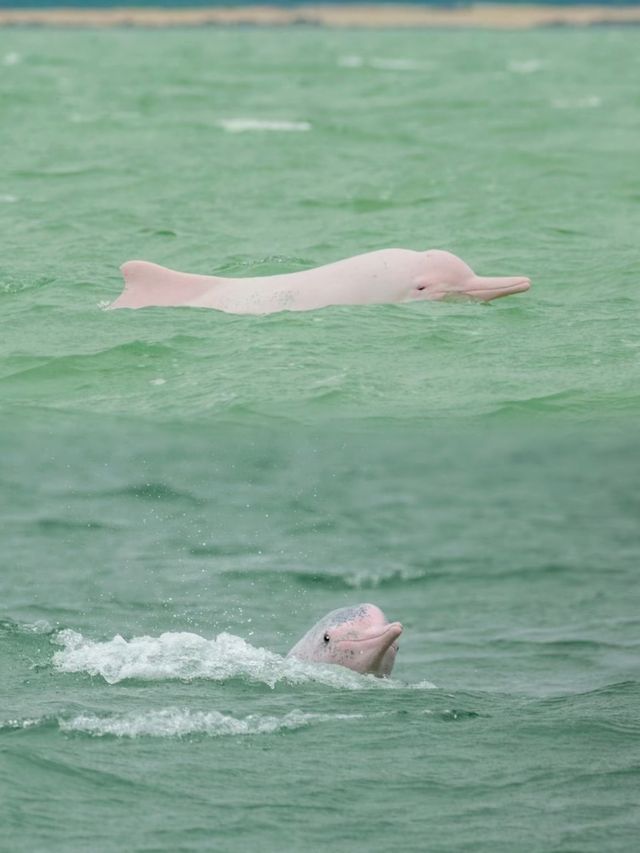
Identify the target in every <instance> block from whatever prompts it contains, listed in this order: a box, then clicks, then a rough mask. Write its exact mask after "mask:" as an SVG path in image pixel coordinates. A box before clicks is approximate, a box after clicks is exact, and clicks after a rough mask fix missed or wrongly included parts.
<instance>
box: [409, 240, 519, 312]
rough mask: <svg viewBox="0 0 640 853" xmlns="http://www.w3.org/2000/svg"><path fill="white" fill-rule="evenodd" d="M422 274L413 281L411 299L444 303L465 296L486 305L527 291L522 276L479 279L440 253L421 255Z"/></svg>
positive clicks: (447, 254) (448, 254)
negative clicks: (445, 300) (434, 300)
mask: <svg viewBox="0 0 640 853" xmlns="http://www.w3.org/2000/svg"><path fill="white" fill-rule="evenodd" d="M422 257H423V259H424V271H423V272H421V273H420V274H419V275H418V277H417V278H416V279H415V280H414V290H413V291H412V293H411V297H410V298H411V299H447V298H450V297H455V296H467V297H469V298H471V299H478V300H480V301H481V302H488V301H489V300H490V299H498V298H499V297H500V296H509V295H510V294H512V293H522V291H524V290H528V289H529V286H530V283H531V282H530V281H529V279H528V278H526V277H525V276H493V277H491V276H481V275H476V274H475V273H474V271H473V270H472V269H471V267H470V266H469V265H468V264H467V263H465V262H464V261H463V260H462V259H461V258H458V257H457V256H456V255H452V254H451V252H445V251H443V250H441V249H429V251H428V252H423V253H422Z"/></svg>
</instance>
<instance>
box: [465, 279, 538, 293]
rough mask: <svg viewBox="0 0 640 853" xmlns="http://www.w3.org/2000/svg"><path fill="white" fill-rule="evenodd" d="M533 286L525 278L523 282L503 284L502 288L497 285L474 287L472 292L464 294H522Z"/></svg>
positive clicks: (466, 291) (467, 291)
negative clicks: (506, 292) (507, 292)
mask: <svg viewBox="0 0 640 853" xmlns="http://www.w3.org/2000/svg"><path fill="white" fill-rule="evenodd" d="M530 286H531V282H530V281H529V279H527V278H523V279H522V280H521V281H516V282H513V283H512V284H503V285H502V287H498V286H497V285H495V284H491V285H487V286H486V287H474V288H472V289H470V290H465V291H463V292H464V293H492V292H494V291H495V292H497V293H504V292H505V291H509V292H510V293H513V292H516V293H520V292H521V291H523V290H528V289H529V287H530Z"/></svg>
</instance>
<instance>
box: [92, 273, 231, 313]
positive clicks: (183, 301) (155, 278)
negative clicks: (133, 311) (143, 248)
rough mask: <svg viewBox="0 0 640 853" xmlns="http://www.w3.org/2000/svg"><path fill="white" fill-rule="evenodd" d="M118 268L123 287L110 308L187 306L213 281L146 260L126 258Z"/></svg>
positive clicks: (209, 286)
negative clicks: (129, 259)
mask: <svg viewBox="0 0 640 853" xmlns="http://www.w3.org/2000/svg"><path fill="white" fill-rule="evenodd" d="M120 271H121V272H122V275H123V276H124V290H123V291H122V293H121V294H120V296H119V297H118V298H117V299H116V300H115V302H112V303H111V305H110V306H109V307H110V308H144V307H145V306H148V305H189V304H191V303H193V301H194V300H196V299H198V298H199V297H200V296H202V295H203V293H206V292H207V290H210V289H211V286H212V285H213V284H215V282H216V279H215V277H213V276H201V275H191V274H190V273H184V272H176V270H170V269H168V268H167V267H161V266H159V264H151V263H149V262H148V261H127V262H126V264H123V265H122V266H121V267H120Z"/></svg>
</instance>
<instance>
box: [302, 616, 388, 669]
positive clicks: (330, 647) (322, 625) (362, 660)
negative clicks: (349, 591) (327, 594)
mask: <svg viewBox="0 0 640 853" xmlns="http://www.w3.org/2000/svg"><path fill="white" fill-rule="evenodd" d="M400 634H402V625H401V624H400V623H399V622H387V620H386V618H385V615H384V613H383V612H382V610H380V608H379V607H376V605H375V604H358V605H356V606H355V607H342V608H341V609H340V610H333V611H332V612H331V613H329V614H327V616H325V617H324V618H322V619H321V620H320V621H319V622H318V623H317V624H316V625H314V626H313V628H311V630H310V631H308V632H307V633H306V634H305V635H304V637H303V638H302V639H301V640H299V641H298V642H297V643H296V644H295V646H294V647H293V648H292V649H291V651H290V652H289V654H288V655H287V657H295V658H298V659H299V660H304V661H314V662H315V663H332V664H338V665H339V666H346V667H348V668H349V669H355V671H356V672H361V673H371V674H373V675H377V676H380V677H382V676H385V675H389V674H390V673H391V670H392V669H393V664H394V661H395V659H396V654H397V652H398V643H397V642H396V641H397V639H398V637H399V636H400Z"/></svg>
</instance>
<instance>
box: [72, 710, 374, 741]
mask: <svg viewBox="0 0 640 853" xmlns="http://www.w3.org/2000/svg"><path fill="white" fill-rule="evenodd" d="M363 716H364V715H363V714H307V713H304V712H302V711H299V710H295V711H290V712H289V713H288V714H285V715H284V716H282V717H275V716H267V715H263V714H250V715H249V716H248V717H244V718H237V717H232V716H230V715H227V714H221V713H220V712H219V711H190V710H189V709H187V708H164V709H161V710H158V711H147V712H144V713H128V714H118V715H113V716H98V715H96V714H79V715H78V716H76V717H73V718H72V719H69V720H59V721H58V724H59V726H60V729H61V730H62V731H65V732H83V733H85V734H90V735H93V736H94V737H104V736H105V735H112V736H114V737H129V738H134V737H141V736H147V737H185V736H188V735H200V734H204V735H209V736H211V737H223V736H225V735H226V736H228V735H264V734H275V733H277V732H282V731H290V730H292V729H301V728H305V727H306V726H309V725H311V724H312V723H322V722H332V721H334V720H356V719H362V718H363Z"/></svg>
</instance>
